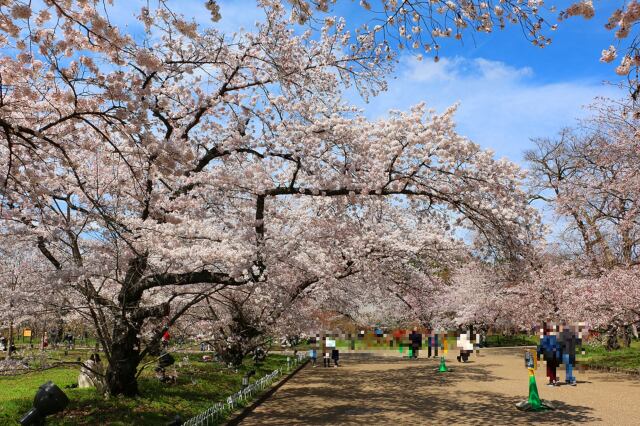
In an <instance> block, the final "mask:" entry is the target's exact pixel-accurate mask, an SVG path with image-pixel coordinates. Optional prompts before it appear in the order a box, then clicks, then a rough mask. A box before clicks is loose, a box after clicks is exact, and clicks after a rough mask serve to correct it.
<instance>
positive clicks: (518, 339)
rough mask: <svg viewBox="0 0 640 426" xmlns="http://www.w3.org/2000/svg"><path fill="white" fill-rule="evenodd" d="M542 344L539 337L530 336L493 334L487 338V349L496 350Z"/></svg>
mask: <svg viewBox="0 0 640 426" xmlns="http://www.w3.org/2000/svg"><path fill="white" fill-rule="evenodd" d="M539 343H540V339H539V338H538V336H531V335H528V334H513V335H500V334H493V335H489V336H487V338H486V340H485V347H487V348H496V347H505V346H534V345H537V344H539Z"/></svg>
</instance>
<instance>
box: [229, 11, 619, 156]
mask: <svg viewBox="0 0 640 426" xmlns="http://www.w3.org/2000/svg"><path fill="white" fill-rule="evenodd" d="M252 3H253V2H252V0H240V1H238V0H236V1H227V0H225V1H221V2H220V4H221V12H222V21H221V22H220V25H221V26H223V27H224V28H228V29H232V28H237V27H238V26H240V25H244V26H245V27H246V28H250V27H251V26H252V24H253V22H254V21H255V20H256V19H259V18H260V16H261V13H260V12H259V11H257V10H253V11H252V10H251V9H252V6H251V5H252ZM357 3H358V2H351V1H348V0H342V5H343V6H342V9H341V10H339V11H338V12H339V13H341V14H344V15H345V16H346V18H347V21H348V22H353V21H359V22H362V19H363V16H365V15H364V14H363V11H362V9H361V8H360V7H359V6H358V4H357ZM375 3H376V2H372V4H374V5H375ZM567 3H568V2H566V1H564V2H560V3H557V4H558V7H559V8H560V6H562V5H563V4H565V5H566V4H567ZM617 3H618V2H616V1H611V0H604V1H597V0H596V1H595V2H594V6H595V8H596V16H595V17H594V18H593V19H591V20H585V19H583V18H581V17H580V18H572V19H570V20H567V21H564V22H561V23H560V25H559V27H558V30H556V31H553V32H550V33H549V34H550V35H552V36H553V39H554V40H553V42H552V44H551V45H550V46H548V47H546V48H544V49H540V48H537V47H535V46H533V45H531V44H530V43H529V42H528V41H527V40H526V39H525V38H524V37H523V35H522V32H521V30H520V28H519V27H518V26H509V27H507V29H505V30H504V31H496V32H494V33H492V34H480V35H475V36H474V38H473V39H472V38H471V37H468V34H467V37H466V39H464V40H463V41H464V43H463V44H462V43H460V42H457V41H455V40H453V41H452V42H451V43H448V44H447V45H446V46H445V48H444V49H443V50H442V51H441V58H442V59H441V60H440V61H439V62H438V63H435V62H433V60H432V58H430V57H428V56H425V59H424V60H423V61H421V62H420V61H417V60H416V59H415V58H414V57H413V55H411V54H410V52H406V53H404V54H402V55H401V56H400V58H399V60H400V63H399V64H398V66H397V67H396V71H395V73H394V75H393V76H392V78H391V79H390V80H389V90H388V91H387V92H386V93H382V94H381V95H379V96H378V97H376V98H372V99H371V100H370V102H369V103H368V104H365V103H364V102H363V101H362V100H361V99H359V97H358V96H357V95H355V94H354V93H348V97H349V99H350V100H351V101H352V102H354V103H356V104H357V105H360V106H361V107H362V108H363V109H364V111H365V114H366V115H367V116H368V117H370V118H378V117H381V116H384V115H385V114H386V112H387V111H388V110H389V109H407V108H408V107H409V106H411V105H413V104H416V103H418V102H422V101H424V102H426V103H427V105H429V106H432V107H434V108H436V110H438V111H441V110H443V109H444V108H446V107H447V106H449V105H451V104H453V103H456V102H459V110H458V114H457V119H456V121H457V123H458V129H459V132H460V133H461V134H463V135H465V136H468V137H469V138H471V139H472V140H474V141H475V142H477V143H479V144H480V145H482V146H483V147H485V148H491V149H493V150H494V151H495V152H496V155H497V156H499V157H502V156H506V157H507V158H509V159H511V160H513V161H516V162H518V163H521V162H522V161H521V160H522V153H523V151H524V150H525V149H527V148H528V147H529V146H531V143H530V139H531V138H533V137H541V136H553V135H554V134H555V133H557V132H558V131H559V130H560V129H561V128H562V127H565V126H574V125H575V124H576V123H577V121H576V120H577V119H579V118H582V117H585V116H587V115H588V114H589V111H588V109H586V108H585V106H586V105H588V104H590V103H592V102H593V100H594V98H596V97H598V96H605V97H613V98H619V97H623V96H625V94H626V92H625V91H624V90H621V89H618V88H617V87H615V86H614V85H613V84H611V83H615V82H616V81H617V79H618V77H617V76H616V74H615V73H614V71H613V70H614V68H615V63H614V64H604V63H602V62H600V61H599V59H600V52H601V50H602V49H604V48H607V47H608V46H609V45H610V44H614V37H613V32H611V31H608V30H606V29H605V28H604V24H605V22H606V20H607V18H608V16H609V14H610V12H611V11H612V9H613V8H614V7H615V6H616V5H617ZM338 4H340V1H339V2H338ZM253 9H255V8H253ZM556 15H557V14H552V15H551V17H554V18H555V16H556ZM225 21H226V22H225ZM605 82H609V83H608V84H607V83H605Z"/></svg>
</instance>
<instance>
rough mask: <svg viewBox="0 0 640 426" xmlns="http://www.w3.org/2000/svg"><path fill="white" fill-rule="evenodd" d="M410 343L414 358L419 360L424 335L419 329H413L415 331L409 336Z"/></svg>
mask: <svg viewBox="0 0 640 426" xmlns="http://www.w3.org/2000/svg"><path fill="white" fill-rule="evenodd" d="M409 342H410V343H411V352H412V355H413V358H414V359H416V358H418V352H419V351H420V348H421V347H422V334H420V333H419V332H418V327H413V331H412V332H411V334H409Z"/></svg>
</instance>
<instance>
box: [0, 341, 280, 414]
mask: <svg viewBox="0 0 640 426" xmlns="http://www.w3.org/2000/svg"><path fill="white" fill-rule="evenodd" d="M188 358H189V361H188V362H187V363H184V362H183V363H182V365H181V366H179V365H178V361H180V358H179V357H177V356H176V364H175V366H176V368H177V370H178V374H179V376H178V382H177V383H176V384H175V385H166V384H162V383H160V382H159V381H158V380H156V379H155V378H154V377H153V368H149V369H148V370H145V371H144V372H143V373H142V375H141V377H140V379H139V389H140V394H141V395H140V396H139V397H137V398H135V399H131V398H121V397H115V398H110V399H109V400H104V399H102V398H101V397H100V396H98V395H97V394H96V392H95V390H93V389H64V386H66V385H70V384H72V383H77V379H78V371H79V370H78V368H77V367H69V368H67V367H59V368H55V369H50V370H46V371H39V372H33V373H28V374H24V375H19V376H12V377H0V424H2V425H5V424H6V425H11V424H17V419H19V418H20V417H21V416H22V415H23V414H24V413H25V412H26V411H28V410H29V409H30V407H31V403H32V401H33V397H34V395H35V392H36V390H37V389H38V387H39V386H40V385H41V384H43V383H45V382H46V381H48V380H52V381H53V382H54V383H55V384H57V385H58V386H60V387H61V388H62V389H63V390H64V392H65V393H66V394H67V396H68V397H69V399H70V400H71V402H70V404H69V406H68V407H67V409H66V410H65V411H64V413H63V415H57V416H53V417H49V418H47V420H48V422H47V424H50V425H95V424H109V425H138V424H144V425H165V424H166V423H167V422H168V421H170V420H172V419H173V418H174V417H175V415H176V414H179V415H180V416H181V417H182V419H183V420H186V419H188V418H190V417H192V416H194V415H196V414H198V413H200V412H202V411H204V410H206V409H207V408H209V407H210V406H211V405H213V404H214V403H216V402H219V401H222V400H224V399H226V397H228V396H229V395H231V394H233V393H234V392H236V391H238V390H239V389H240V386H241V383H242V376H243V375H244V373H246V372H247V371H249V370H252V369H254V366H253V362H252V361H250V360H247V361H246V362H245V364H244V365H243V366H242V367H241V368H239V369H238V371H237V372H235V371H233V370H229V369H227V368H226V367H225V366H222V365H220V364H217V363H211V362H208V363H204V362H201V361H200V359H201V355H200V354H190V355H188ZM283 365H286V356H284V355H275V354H271V355H269V357H268V358H267V360H266V361H265V362H264V363H263V364H262V365H261V366H260V367H259V368H257V369H256V375H255V376H253V378H252V381H253V380H255V379H258V378H260V377H262V376H263V375H265V374H268V373H270V372H272V371H273V370H275V369H276V368H278V367H282V366H283ZM171 368H173V367H170V368H169V370H171Z"/></svg>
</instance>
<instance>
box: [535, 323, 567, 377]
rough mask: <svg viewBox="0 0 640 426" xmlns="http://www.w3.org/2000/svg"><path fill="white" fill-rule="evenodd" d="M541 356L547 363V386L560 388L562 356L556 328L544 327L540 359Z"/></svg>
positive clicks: (539, 352)
mask: <svg viewBox="0 0 640 426" xmlns="http://www.w3.org/2000/svg"><path fill="white" fill-rule="evenodd" d="M540 355H542V356H543V358H544V360H545V361H546V363H547V377H548V378H549V383H547V386H560V383H559V382H558V375H557V368H558V365H560V360H561V359H562V354H561V352H560V346H559V344H558V337H557V332H556V326H546V325H545V326H543V331H542V335H541V336H540V345H539V346H538V358H540Z"/></svg>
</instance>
